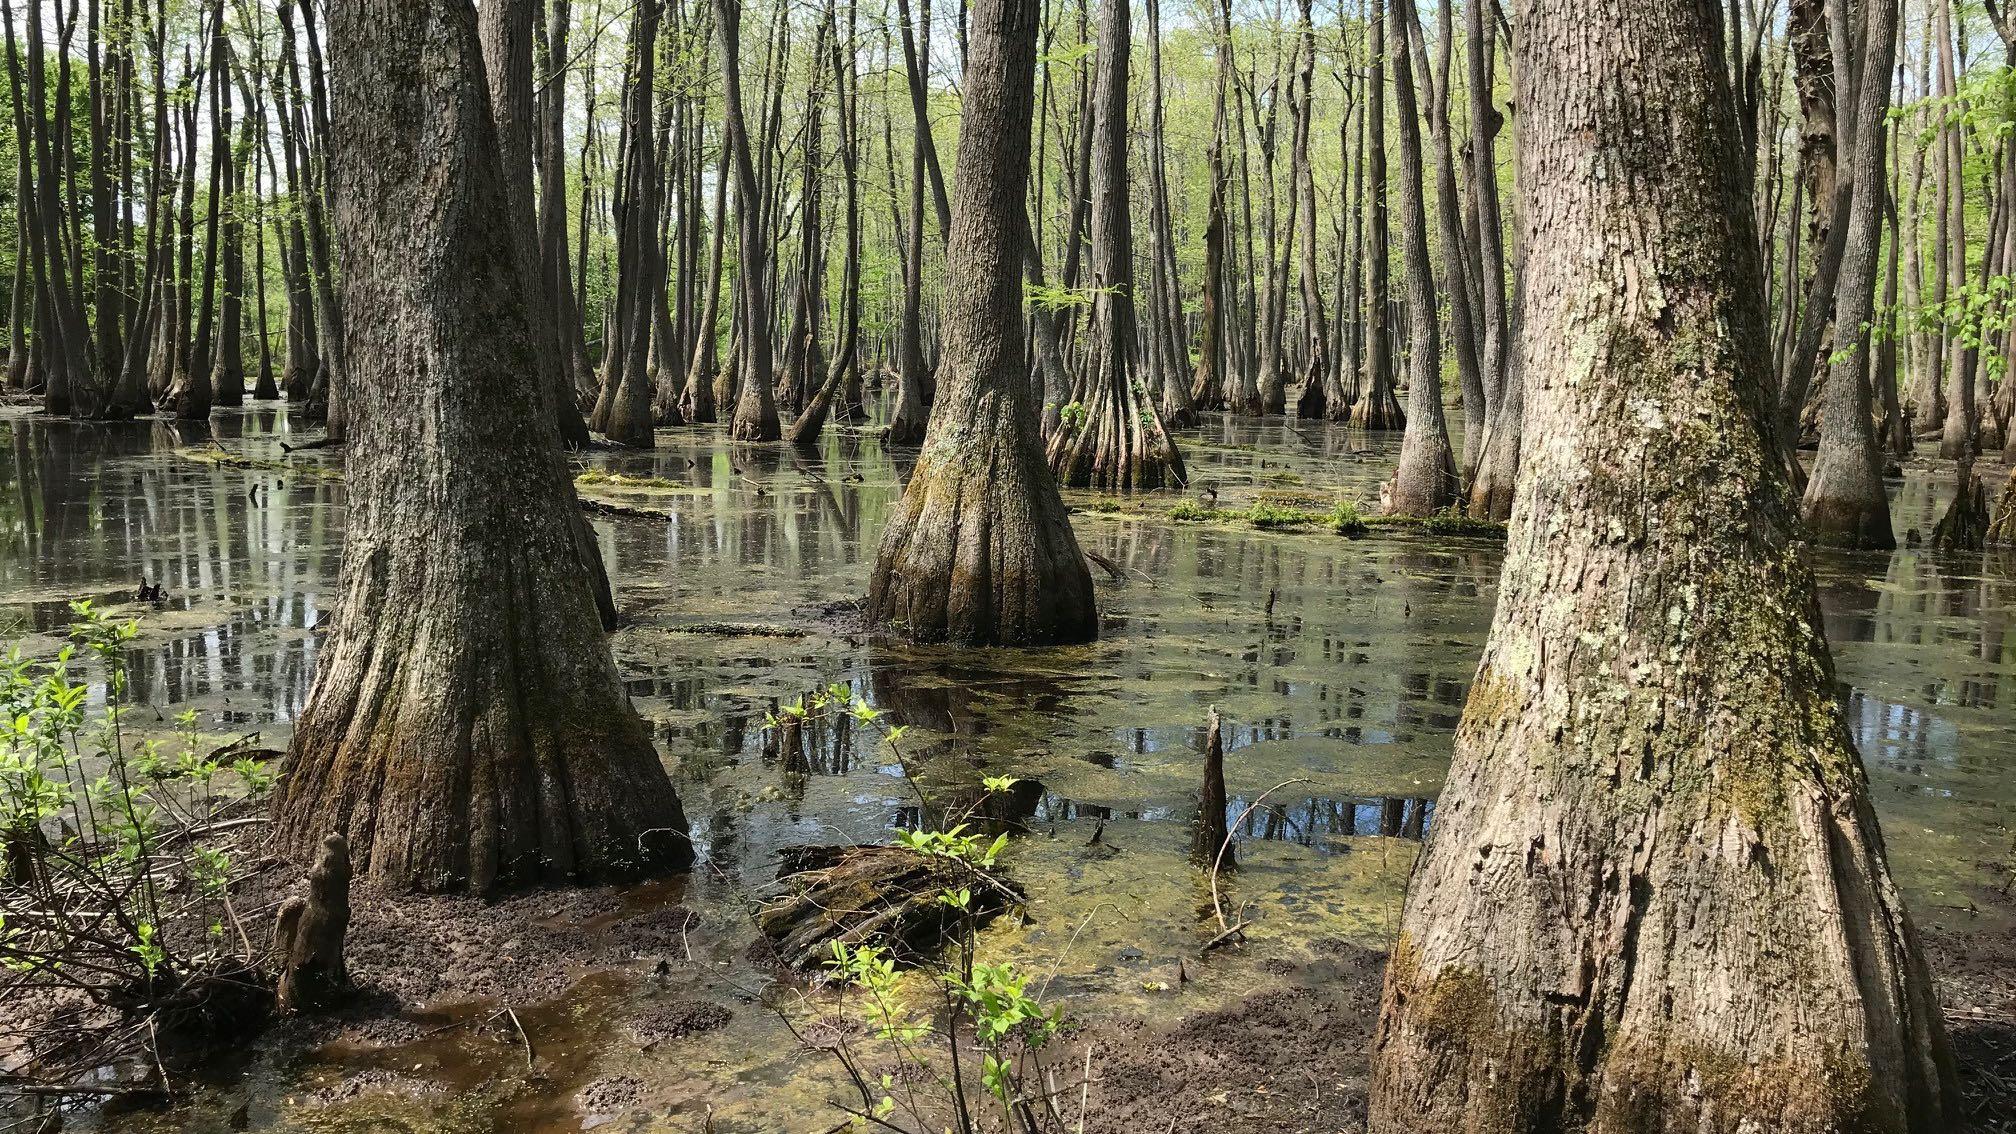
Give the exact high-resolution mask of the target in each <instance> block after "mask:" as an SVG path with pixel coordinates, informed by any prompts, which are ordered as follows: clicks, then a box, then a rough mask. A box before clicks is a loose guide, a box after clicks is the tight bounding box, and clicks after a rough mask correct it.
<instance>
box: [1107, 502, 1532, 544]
mask: <svg viewBox="0 0 2016 1134" xmlns="http://www.w3.org/2000/svg"><path fill="white" fill-rule="evenodd" d="M1311 504H1312V502H1311V501H1310V500H1309V499H1307V498H1306V497H1304V498H1298V499H1294V500H1284V499H1282V498H1281V494H1263V495H1262V497H1261V498H1260V499H1259V500H1256V501H1254V502H1253V503H1252V504H1251V505H1250V506H1248V507H1245V508H1216V507H1209V506H1206V505H1204V504H1201V503H1199V502H1197V501H1195V500H1179V501H1177V502H1176V503H1174V504H1171V505H1168V506H1167V507H1166V508H1161V509H1157V508H1156V506H1155V503H1154V502H1153V501H1146V500H1119V499H1114V498H1111V497H1103V498H1101V499H1098V500H1094V501H1091V502H1089V503H1086V504H1082V505H1079V506H1078V510H1079V511H1081V512H1092V513H1098V514H1102V515H1116V516H1144V517H1155V516H1161V517H1164V518H1167V519H1170V520H1175V521H1176V522H1178V523H1184V524H1231V525H1236V526H1241V527H1250V528H1256V529H1258V530H1260V531H1332V532H1336V533H1337V534H1338V535H1342V536H1347V537H1349V538H1351V539H1357V538H1359V537H1361V536H1365V535H1370V534H1373V533H1374V532H1376V531H1381V530H1384V531H1420V532H1423V533H1426V534H1428V535H1436V536H1469V537H1478V538H1486V539H1503V538H1505V525H1504V524H1500V523H1496V522H1494V521H1491V520H1476V519H1472V518H1470V517H1469V516H1466V515H1464V514H1463V512H1462V510H1461V509H1458V508H1448V509H1445V510H1443V511H1441V512H1437V513H1435V514H1434V515H1431V516H1394V515H1366V514H1365V513H1364V512H1363V511H1362V510H1361V509H1360V508H1359V506H1358V505H1357V504H1356V503H1354V502H1352V501H1349V500H1340V501H1338V502H1336V503H1334V504H1331V505H1330V506H1329V507H1327V508H1323V507H1314V506H1311Z"/></svg>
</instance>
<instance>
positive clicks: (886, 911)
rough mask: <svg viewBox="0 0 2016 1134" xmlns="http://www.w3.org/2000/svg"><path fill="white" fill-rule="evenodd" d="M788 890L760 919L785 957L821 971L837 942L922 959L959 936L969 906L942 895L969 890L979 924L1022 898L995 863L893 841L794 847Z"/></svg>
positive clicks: (784, 868)
mask: <svg viewBox="0 0 2016 1134" xmlns="http://www.w3.org/2000/svg"><path fill="white" fill-rule="evenodd" d="M777 881H778V883H779V884H780V885H781V887H782V891H783V892H782V893H780V894H779V895H778V896H777V897H775V898H773V899H771V900H770V901H769V902H767V903H766V904H765V905H764V906H763V907H762V908H761V909H759V910H757V911H756V927H757V929H759V930H761V931H762V933H763V935H764V936H765V937H767V938H769V939H770V940H771V942H773V943H774V945H775V948H776V950H777V956H778V958H779V960H781V961H782V962H783V963H784V964H787V965H789V966H791V967H792V968H794V969H799V970H802V971H808V972H809V971H816V970H818V969H819V968H820V967H821V966H822V965H824V964H825V963H826V961H827V960H828V959H830V958H831V957H832V955H833V946H832V942H834V941H839V942H842V943H844V944H846V945H848V946H849V947H859V946H863V945H873V946H877V947H880V948H883V949H886V950H888V951H889V952H890V954H891V955H892V956H894V957H895V958H896V959H897V960H898V961H899V962H902V963H906V964H914V963H916V962H918V961H920V960H922V959H924V958H927V957H929V956H931V955H932V954H934V953H936V952H937V951H938V950H939V949H940V948H942V947H943V946H944V945H945V944H947V943H949V942H951V941H953V940H955V939H956V935H957V933H958V931H959V926H960V922H961V919H962V918H963V917H964V916H965V915H964V914H962V913H961V911H959V910H957V909H954V908H953V907H952V906H949V905H947V904H945V903H944V902H941V901H939V900H938V896H939V895H940V894H941V893H944V892H945V891H947V890H954V891H956V890H962V889H963V890H967V891H968V892H970V894H971V895H972V900H971V903H970V912H971V916H972V918H973V923H974V925H975V926H976V927H978V926H982V925H985V924H987V923H988V922H990V921H992V920H994V919H995V918H996V917H998V916H1000V914H1001V912H1002V911H1003V910H1006V909H1007V908H1009V907H1010V906H1012V905H1018V904H1020V903H1021V901H1022V896H1023V895H1022V891H1021V890H1020V889H1019V888H1017V887H1016V886H1015V885H1014V884H1013V883H1011V882H1009V881H1007V880H1006V879H1005V878H1003V877H1001V876H1000V875H999V874H998V873H995V872H992V871H984V870H980V869H978V868H977V867H973V866H970V865H968V864H965V863H962V862H958V861H955V860H953V859H948V858H936V857H932V856H929V855H924V854H920V853H918V852H916V851H913V850H910V849H908V848H905V847H891V846H859V847H849V846H806V847H789V848H786V849H785V850H784V852H783V863H782V865H781V866H779V867H778V870H777Z"/></svg>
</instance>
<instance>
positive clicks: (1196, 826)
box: [1190, 705, 1235, 870]
mask: <svg viewBox="0 0 2016 1134" xmlns="http://www.w3.org/2000/svg"><path fill="white" fill-rule="evenodd" d="M1204 732H1205V737H1204V783H1203V784H1202V785H1201V786H1200V787H1198V789H1197V818H1196V819H1195V820H1193V821H1192V822H1191V826H1190V861H1191V862H1193V863H1196V864H1197V866H1198V868H1199V869H1201V870H1231V869H1233V868H1234V866H1235V863H1234V861H1233V858H1232V848H1231V847H1229V846H1227V845H1226V843H1227V841H1228V840H1229V839H1231V837H1232V833H1231V832H1230V831H1229V830H1227V829H1226V826H1225V737H1224V734H1223V732H1222V731H1221V730H1220V729H1219V726H1218V707H1217V706H1215V705H1214V706H1212V707H1211V714H1210V716H1209V717H1207V718H1206V719H1205V724H1204ZM1221 848H1222V849H1223V851H1224V857H1223V858H1222V859H1221V858H1220V857H1219V851H1220V849H1221ZM1214 864H1215V865H1214Z"/></svg>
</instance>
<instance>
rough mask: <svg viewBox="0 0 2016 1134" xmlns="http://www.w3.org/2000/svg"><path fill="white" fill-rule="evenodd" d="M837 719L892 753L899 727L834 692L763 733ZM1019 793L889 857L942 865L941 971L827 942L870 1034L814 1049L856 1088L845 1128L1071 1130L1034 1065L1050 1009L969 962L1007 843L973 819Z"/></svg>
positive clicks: (987, 966) (836, 976) (788, 710)
mask: <svg viewBox="0 0 2016 1134" xmlns="http://www.w3.org/2000/svg"><path fill="white" fill-rule="evenodd" d="M833 714H844V715H845V716H847V717H849V718H851V719H852V720H854V721H856V722H858V723H860V724H863V725H867V726H871V727H876V728H880V729H881V730H882V732H883V736H884V738H885V739H887V740H889V741H891V743H892V747H893V745H894V742H895V741H897V740H900V739H901V736H902V732H903V728H902V726H900V725H887V724H885V723H883V721H882V714H881V712H880V711H879V710H877V709H875V708H874V707H873V706H871V705H869V704H867V703H866V702H864V701H862V700H861V699H859V698H857V697H855V696H854V694H853V690H852V689H851V688H850V687H848V686H846V685H841V684H836V685H830V686H828V687H827V688H826V689H824V690H822V691H820V692H818V693H815V694H812V695H810V696H808V697H805V698H802V699H801V700H799V701H798V702H797V703H795V704H792V705H787V706H782V707H780V708H779V709H778V710H777V711H775V712H774V713H771V714H769V715H768V716H767V717H766V721H765V723H766V724H768V725H769V726H770V727H772V728H776V729H787V730H788V729H792V728H797V727H802V725H803V724H804V722H806V721H807V720H809V719H812V718H813V717H816V716H821V715H833ZM898 754H899V756H900V755H901V751H900V749H899V750H898ZM1020 782H1021V781H1020V780H1018V779H1017V778H1016V777H1014V776H1009V775H986V776H983V777H982V779H981V788H982V795H981V796H980V798H979V799H978V800H977V801H975V802H974V803H973V804H972V805H971V806H970V807H968V808H967V809H966V811H965V812H964V814H963V815H960V816H954V817H952V819H953V820H954V821H950V825H949V826H946V827H944V828H943V829H927V828H919V829H916V830H902V831H898V832H896V834H895V836H894V839H893V841H894V843H895V845H896V846H898V847H901V848H903V849H904V850H907V851H909V852H911V853H913V854H917V855H920V856H922V857H925V858H928V859H931V860H932V861H933V863H935V864H939V865H940V866H942V867H944V868H946V869H945V870H944V875H943V877H944V881H943V884H942V885H941V886H940V888H939V889H938V892H937V894H936V902H937V904H938V905H939V906H942V907H944V908H945V909H946V910H948V911H949V912H950V914H951V916H950V919H949V922H950V931H949V932H948V933H947V934H946V947H945V950H944V953H943V955H942V956H941V957H940V958H939V959H938V960H937V962H935V963H934V964H930V965H927V966H926V967H925V968H923V969H921V970H917V971H909V964H910V963H913V962H914V960H915V958H914V957H913V956H910V955H907V954H906V955H905V956H904V957H902V958H899V957H898V956H897V955H896V954H895V953H893V952H892V951H891V950H889V949H888V948H886V947H884V946H881V945H875V944H863V943H858V942H850V941H848V940H846V939H842V938H835V939H834V940H833V941H832V942H831V943H830V946H829V948H830V950H831V956H830V957H828V958H827V959H826V962H825V969H826V974H827V977H828V979H829V980H830V982H831V983H832V984H833V985H834V986H836V987H837V988H839V989H840V990H841V1009H842V1011H843V1013H847V1014H848V1015H850V1016H851V1017H852V1019H853V1020H855V1021H857V1022H858V1023H859V1025H860V1026H861V1027H862V1028H863V1029H865V1034H866V1036H867V1037H868V1042H866V1043H863V1042H862V1041H859V1040H857V1039H854V1038H851V1037H850V1036H849V1035H847V1034H845V1033H844V1032H843V1033H842V1034H841V1035H840V1036H839V1037H837V1038H835V1039H833V1040H832V1041H830V1042H827V1043H824V1044H821V1045H819V1046H821V1047H823V1048H824V1049H825V1050H826V1051H827V1052H829V1053H830V1054H831V1055H832V1056H833V1058H834V1059H835V1060H836V1061H837V1062H838V1063H839V1064H840V1066H841V1069H842V1070H843V1071H844V1072H845V1074H846V1077H847V1080H848V1082H849V1083H850V1084H851V1085H852V1087H853V1088H854V1093H855V1096H856V1101H855V1102H854V1103H852V1104H848V1103H836V1104H835V1105H836V1106H838V1107H840V1109H842V1110H844V1111H846V1113H847V1114H848V1115H849V1116H850V1125H851V1127H852V1128H854V1129H858V1130H869V1129H873V1130H883V1131H894V1132H897V1134H938V1132H940V1131H956V1132H957V1134H978V1132H979V1131H982V1130H991V1129H995V1128H997V1127H1000V1128H1006V1129H1011V1130H1017V1131H1021V1132H1022V1134H1064V1132H1065V1131H1068V1130H1072V1129H1074V1126H1073V1125H1072V1124H1070V1123H1067V1122H1066V1121H1065V1119H1064V1117H1063V1114H1062V1112H1061V1110H1060V1109H1059V1106H1058V1100H1059V1099H1060V1098H1064V1097H1065V1096H1066V1095H1068V1094H1069V1093H1071V1092H1074V1091H1079V1090H1080V1088H1081V1087H1083V1085H1084V1084H1082V1083H1070V1084H1067V1085H1064V1086H1061V1087H1060V1086H1059V1085H1058V1084H1057V1082H1056V1077H1055V1075H1054V1074H1052V1073H1051V1071H1050V1070H1049V1069H1048V1068H1047V1067H1046V1066H1045V1064H1044V1061H1043V1060H1044V1054H1045V1051H1046V1049H1047V1048H1048V1047H1049V1046H1050V1045H1051V1044H1052V1041H1054V1040H1055V1039H1056V1037H1057V1033H1058V1028H1059V1026H1060V1023H1061V1014H1060V1012H1059V1010H1058V1009H1056V1008H1055V1007H1052V1006H1049V1005H1046V1004H1044V1003H1043V1002H1042V999H1041V995H1040V993H1038V992H1033V991H1032V990H1031V988H1030V985H1029V981H1028V978H1027V977H1026V976H1025V975H1024V974H1023V973H1021V972H1020V971H1019V970H1018V969H1017V968H1016V967H1015V966H1014V965H1013V964H1012V963H1010V962H1006V961H1002V962H994V961H985V960H981V959H980V958H979V956H978V933H979V927H980V924H981V921H980V917H979V905H980V904H981V903H980V902H979V901H976V895H981V897H982V898H983V899H984V898H985V897H986V896H987V895H985V894H982V888H983V887H990V888H993V889H994V890H995V891H996V892H999V891H1000V890H1001V889H1002V886H1003V884H1002V882H1001V881H1000V880H999V879H998V877H996V876H995V875H993V874H992V873H991V872H992V871H993V870H994V869H995V867H996V865H997V864H998V862H999V860H1000V858H1001V855H1002V853H1003V852H1004V851H1005V850H1006V849H1007V847H1008V836H1007V835H1006V834H1005V833H1003V834H998V835H995V836H994V837H993V838H991V839H989V838H988V837H987V836H986V835H985V834H984V833H982V832H980V831H977V830H975V829H974V828H973V820H974V819H975V817H976V816H977V815H978V814H979V813H980V812H981V810H982V809H983V808H985V807H986V806H987V803H988V801H989V800H990V799H994V798H997V797H1000V796H1003V795H1005V794H1007V793H1008V792H1011V791H1013V790H1014V789H1015V788H1016V786H1017V785H1018V784H1019V783H1020ZM786 1022H787V1024H789V1021H788V1020H787V1021H786ZM794 1030H795V1029H794ZM976 1056H977V1058H978V1065H977V1068H976V1066H975V1057H976ZM1081 1100H1082V1093H1081ZM1081 1109H1082V1102H1081ZM1078 1117H1079V1121H1078V1123H1077V1126H1076V1128H1077V1129H1082V1127H1083V1114H1082V1113H1081V1114H1080V1115H1079V1116H1078Z"/></svg>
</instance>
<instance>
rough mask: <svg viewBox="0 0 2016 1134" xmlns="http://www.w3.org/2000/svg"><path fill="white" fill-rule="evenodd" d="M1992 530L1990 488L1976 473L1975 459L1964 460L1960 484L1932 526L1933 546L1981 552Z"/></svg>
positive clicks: (1945, 549) (1961, 465) (1950, 549)
mask: <svg viewBox="0 0 2016 1134" xmlns="http://www.w3.org/2000/svg"><path fill="white" fill-rule="evenodd" d="M2004 495H2005V496H2006V495H2008V494H2007V493H2004ZM1988 532H1989V528H1988V491H1987V489H1985V488H1983V487H1982V485H1981V478H1980V476H1979V475H1977V474H1976V473H1975V472H1974V462H1972V461H1961V462H1960V487H1959V489H1958V491H1956V492H1955V493H1954V494H1953V503H1952V505H1951V506H1949V507H1948V508H1947V509H1946V514H1945V515H1943V516H1941V517H1939V524H1938V526H1937V527H1935V528H1933V529H1932V546H1933V547H1936V548H1938V549H1939V550H1941V551H1979V550H1981V549H1982V547H1984V546H1986V542H1987V539H1988Z"/></svg>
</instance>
